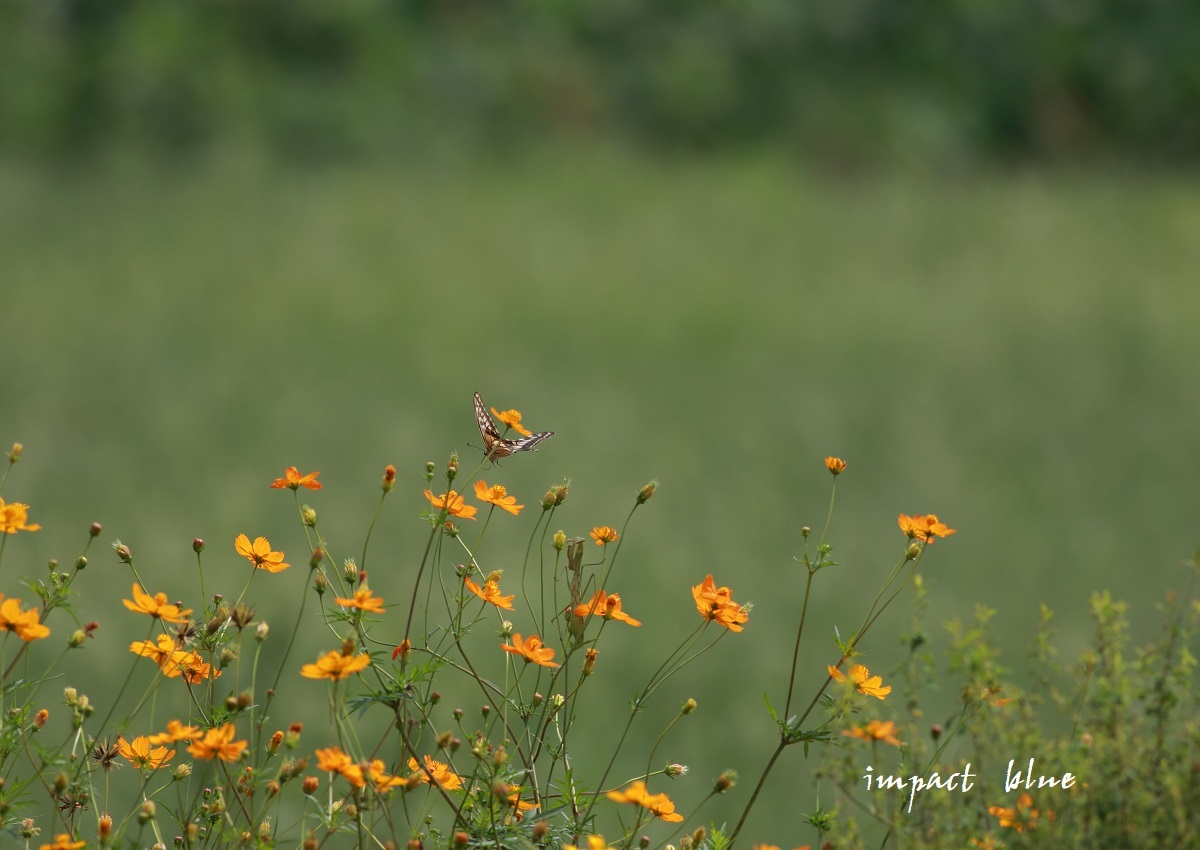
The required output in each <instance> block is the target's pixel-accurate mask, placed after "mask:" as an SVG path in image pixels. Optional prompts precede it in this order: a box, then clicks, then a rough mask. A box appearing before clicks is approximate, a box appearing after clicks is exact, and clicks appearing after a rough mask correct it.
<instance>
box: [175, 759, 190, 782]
mask: <svg viewBox="0 0 1200 850" xmlns="http://www.w3.org/2000/svg"><path fill="white" fill-rule="evenodd" d="M191 775H192V763H191V762H187V761H185V762H184V763H183V764H179V765H176V766H175V772H174V773H172V774H171V778H172V779H174V780H175V781H176V782H182V781H183V780H184V779H187V778H188V777H189V776H191Z"/></svg>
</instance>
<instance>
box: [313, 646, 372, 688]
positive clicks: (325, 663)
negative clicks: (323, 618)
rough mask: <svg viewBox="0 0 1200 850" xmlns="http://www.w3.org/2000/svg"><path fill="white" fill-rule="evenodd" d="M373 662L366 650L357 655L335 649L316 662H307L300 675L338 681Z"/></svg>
mask: <svg viewBox="0 0 1200 850" xmlns="http://www.w3.org/2000/svg"><path fill="white" fill-rule="evenodd" d="M370 663H371V656H370V655H367V654H366V653H365V652H360V653H359V654H357V655H343V654H342V653H341V651H340V650H337V649H334V650H331V651H330V652H327V653H325V654H324V655H322V656H321V657H320V658H318V659H317V663H316V664H305V665H304V666H303V667H301V668H300V675H301V676H304V677H305V678H306V679H329V680H331V681H334V682H336V681H338V680H339V679H345V678H346V677H348V676H352V675H354V674H355V673H357V672H358V671H359V670H362V669H363V668H364V667H366V666H367V665H369V664H370Z"/></svg>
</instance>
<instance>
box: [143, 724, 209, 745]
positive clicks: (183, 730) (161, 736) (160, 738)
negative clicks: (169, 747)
mask: <svg viewBox="0 0 1200 850" xmlns="http://www.w3.org/2000/svg"><path fill="white" fill-rule="evenodd" d="M203 734H204V730H203V729H201V728H200V727H199V726H184V725H183V724H182V723H180V722H179V721H178V720H171V721H168V722H167V731H166V732H159V733H158V734H157V735H151V736H150V737H149V739H148V740H149V741H150V743H151V744H173V743H175V742H176V741H194V740H196V739H197V738H199V737H200V736H201V735H203Z"/></svg>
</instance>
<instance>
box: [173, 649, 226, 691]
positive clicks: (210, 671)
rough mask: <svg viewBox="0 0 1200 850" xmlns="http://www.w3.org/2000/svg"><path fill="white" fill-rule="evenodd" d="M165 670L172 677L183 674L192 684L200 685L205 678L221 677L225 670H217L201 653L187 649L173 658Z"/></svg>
mask: <svg viewBox="0 0 1200 850" xmlns="http://www.w3.org/2000/svg"><path fill="white" fill-rule="evenodd" d="M163 672H164V673H166V674H167V676H169V677H170V678H172V679H174V678H176V677H177V676H183V678H184V679H186V680H187V681H188V682H189V683H190V684H193V685H198V684H200V683H201V682H203V681H204V680H205V679H219V678H221V674H222V673H223V672H224V671H221V670H217V669H216V668H215V667H213V666H212V665H211V664H209V663H208V662H207V661H205V660H204V658H203V657H202V656H201V655H200V653H198V652H191V651H189V650H185V651H184V652H182V653H181V654H180V655H179V656H178V657H176V658H175V659H173V663H172V664H169V665H168V666H166V667H164V668H163Z"/></svg>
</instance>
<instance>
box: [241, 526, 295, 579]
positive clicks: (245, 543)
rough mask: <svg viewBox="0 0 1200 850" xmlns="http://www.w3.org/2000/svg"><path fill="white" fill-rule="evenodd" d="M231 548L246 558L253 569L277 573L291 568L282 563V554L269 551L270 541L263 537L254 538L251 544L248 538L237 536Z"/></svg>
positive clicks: (242, 535)
mask: <svg viewBox="0 0 1200 850" xmlns="http://www.w3.org/2000/svg"><path fill="white" fill-rule="evenodd" d="M233 548H235V549H237V553H238V554H239V555H241V556H242V557H244V558H248V559H249V560H250V563H252V564H254V567H255V569H259V570H266V571H267V572H269V573H279V572H283V571H284V570H286V569H287V568H288V567H289V566H291V564H285V563H284V562H283V553H282V552H273V551H271V541H270V540H268V539H267V538H265V537H255V538H254V542H253V543H251V542H250V538H249V537H247V536H246V535H244V534H239V535H238V536H237V539H236V540H234V541H233Z"/></svg>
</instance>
